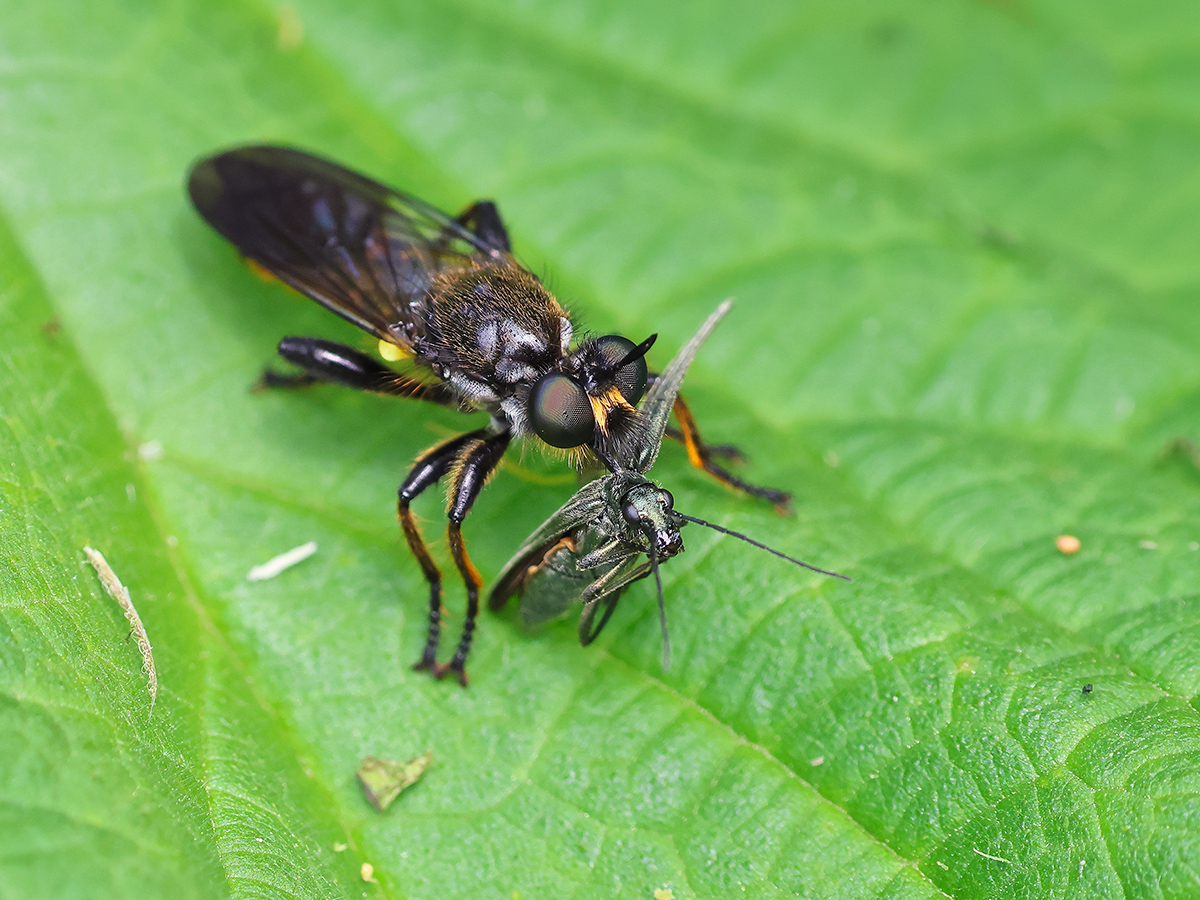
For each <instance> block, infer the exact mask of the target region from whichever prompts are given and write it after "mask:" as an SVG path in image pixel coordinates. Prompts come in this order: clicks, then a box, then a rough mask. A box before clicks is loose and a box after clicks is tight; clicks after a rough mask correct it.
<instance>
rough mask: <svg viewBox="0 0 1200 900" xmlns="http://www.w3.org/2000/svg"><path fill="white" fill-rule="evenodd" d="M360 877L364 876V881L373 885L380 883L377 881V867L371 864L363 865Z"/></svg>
mask: <svg viewBox="0 0 1200 900" xmlns="http://www.w3.org/2000/svg"><path fill="white" fill-rule="evenodd" d="M359 875H361V876H362V880H363V881H369V882H372V883H373V884H379V882H378V881H376V880H375V867H374V866H373V865H371V864H370V863H363V864H362V867H361V868H360V869H359Z"/></svg>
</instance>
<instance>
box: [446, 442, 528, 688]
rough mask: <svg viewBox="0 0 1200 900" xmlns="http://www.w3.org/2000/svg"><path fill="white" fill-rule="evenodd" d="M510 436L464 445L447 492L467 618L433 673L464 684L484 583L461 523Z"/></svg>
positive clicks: (452, 552) (452, 542)
mask: <svg viewBox="0 0 1200 900" xmlns="http://www.w3.org/2000/svg"><path fill="white" fill-rule="evenodd" d="M510 440H512V434H511V433H510V432H507V431H502V432H500V433H499V434H492V435H489V436H487V437H485V438H483V439H481V440H477V441H475V442H474V444H473V446H469V447H467V448H466V449H464V450H463V451H462V452H461V454H460V455H459V457H458V466H457V469H456V471H455V474H454V481H453V483H452V484H451V485H450V490H449V492H448V496H449V510H448V516H449V518H450V524H449V526H448V527H447V529H446V536H447V538H448V540H449V543H450V555H451V556H452V557H454V565H455V567H456V568H457V569H458V574H459V575H461V576H462V580H463V584H464V585H465V586H466V588H467V618H466V621H465V622H464V623H463V630H462V637H461V638H459V641H458V649H457V650H456V651H455V653H454V657H453V658H452V659H451V660H450V662H449V663H448V664H446V665H444V666H438V667H437V668H436V669H435V670H434V674H436V675H437V677H438V678H442V677H444V676H445V675H446V673H447V672H449V673H453V674H454V675H455V677H457V678H458V682H459V684H461V685H462V686H463V687H466V686H467V671H466V665H467V654H468V653H470V652H471V640H472V638H474V636H475V617H476V616H478V615H479V589H480V588H481V587H482V586H483V579H482V578H481V577H480V575H479V572H478V571H477V570H476V569H475V566H474V564H473V563H472V562H471V558H470V557H469V556H467V548H466V546H465V545H464V543H463V536H462V523H463V519H465V518H466V517H467V513H468V512H470V511H471V506H472V505H473V504H474V503H475V498H476V497H478V496H479V492H480V490H482V489H483V485H484V483H485V482H486V481H487V479H488V476H489V475H490V474H491V473H492V472H493V470H495V468H496V465H497V464H498V463H499V462H500V457H502V456H503V455H504V451H505V450H507V449H508V442H509V441H510Z"/></svg>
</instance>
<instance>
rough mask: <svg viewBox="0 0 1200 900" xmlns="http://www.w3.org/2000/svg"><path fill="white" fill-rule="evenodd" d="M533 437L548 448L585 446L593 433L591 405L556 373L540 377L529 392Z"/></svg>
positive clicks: (576, 388)
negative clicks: (539, 439) (544, 443)
mask: <svg viewBox="0 0 1200 900" xmlns="http://www.w3.org/2000/svg"><path fill="white" fill-rule="evenodd" d="M528 408H529V419H530V421H531V422H532V424H533V430H534V433H535V434H537V436H538V437H540V438H541V439H542V440H543V441H545V442H546V443H547V444H549V445H550V446H551V447H560V448H562V449H570V448H571V447H578V446H580V445H581V444H586V443H588V442H589V441H590V440H591V439H592V435H593V434H594V433H595V430H596V420H595V418H593V416H592V404H591V401H590V400H588V396H587V393H586V392H585V391H584V390H583V388H581V387H580V386H579V385H578V384H576V383H575V382H574V381H572V380H571V379H570V378H568V377H567V376H566V375H563V374H561V373H559V372H552V373H550V374H549V375H544V376H542V377H541V378H540V379H539V380H538V382H537V384H535V385H534V386H533V389H532V390H531V391H530V392H529V403H528Z"/></svg>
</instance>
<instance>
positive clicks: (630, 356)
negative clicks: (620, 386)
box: [613, 334, 658, 372]
mask: <svg viewBox="0 0 1200 900" xmlns="http://www.w3.org/2000/svg"><path fill="white" fill-rule="evenodd" d="M657 340H658V335H657V334H652V335H650V337H648V338H646V339H645V340H644V341H642V342H641V343H640V344H638V345H637V346H636V347H634V348H633V349H632V350H630V351H629V352H628V353H626V354H625V355H624V356H623V357H621V361H620V362H619V363H617V364H616V365H615V366H613V371H614V372H615V371H617V370H618V369H620V368H621V367H622V366H627V365H629V364H630V363H631V362H633V361H634V360H635V359H641V358H642V357H643V356H645V355H646V354H647V353H649V352H650V348H651V347H653V346H654V342H655V341H657Z"/></svg>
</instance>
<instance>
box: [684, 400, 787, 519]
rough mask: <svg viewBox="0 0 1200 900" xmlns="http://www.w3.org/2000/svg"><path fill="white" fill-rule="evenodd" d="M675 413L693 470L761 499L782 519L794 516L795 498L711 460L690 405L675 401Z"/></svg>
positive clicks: (710, 454) (711, 452)
mask: <svg viewBox="0 0 1200 900" xmlns="http://www.w3.org/2000/svg"><path fill="white" fill-rule="evenodd" d="M674 413H675V421H677V422H678V423H679V430H680V432H681V433H682V435H683V445H684V447H686V448H687V454H688V459H690V460H691V462H692V465H693V466H695V467H696V468H697V469H703V470H704V471H705V472H707V473H708V474H709V475H711V476H712V477H713V478H715V479H717V481H719V482H721V484H724V485H728V486H729V487H731V488H735V489H736V490H739V491H743V492H745V493H747V494H750V495H751V496H752V497H762V498H763V499H764V500H769V501H771V503H773V504H775V509H776V511H777V512H779V513H780V514H781V515H788V514H789V513H791V511H792V497H791V495H790V494H788V493H786V492H784V491H778V490H775V488H765V487H758V486H757V485H753V484H750V483H749V482H747V481H742V479H740V478H738V477H737V476H735V475H733V474H731V473H730V472H727V471H726V470H725V469H723V468H721V467H720V466H718V465H717V464H716V463H715V462H713V461H712V457H713V456H715V455H716V454H714V453H713V451H712V449H711V448H710V447H708V446H707V445H706V444H705V443H704V441H703V440H702V439H701V437H700V429H698V428H697V427H696V420H695V419H693V418H692V411H691V410H690V409H688V405H687V404H686V403H685V402H684V400H683V397H681V396H676V398H675V406H674Z"/></svg>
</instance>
